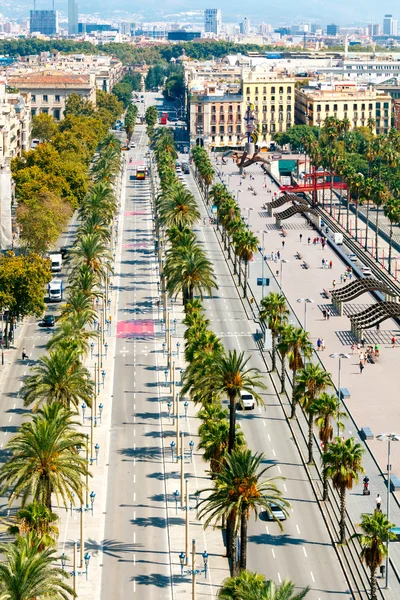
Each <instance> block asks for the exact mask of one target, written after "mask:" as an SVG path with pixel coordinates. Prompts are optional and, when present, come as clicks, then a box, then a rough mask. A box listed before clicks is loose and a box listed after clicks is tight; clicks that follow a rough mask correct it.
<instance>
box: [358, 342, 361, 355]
mask: <svg viewBox="0 0 400 600" xmlns="http://www.w3.org/2000/svg"><path fill="white" fill-rule="evenodd" d="M360 350H361V344H360V342H357V351H358V354H360Z"/></svg>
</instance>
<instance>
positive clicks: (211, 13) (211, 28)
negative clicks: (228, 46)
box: [204, 8, 222, 35]
mask: <svg viewBox="0 0 400 600" xmlns="http://www.w3.org/2000/svg"><path fill="white" fill-rule="evenodd" d="M221 26H222V13H221V9H220V8H206V10H205V11H204V31H205V33H214V34H215V35H219V34H220V33H221Z"/></svg>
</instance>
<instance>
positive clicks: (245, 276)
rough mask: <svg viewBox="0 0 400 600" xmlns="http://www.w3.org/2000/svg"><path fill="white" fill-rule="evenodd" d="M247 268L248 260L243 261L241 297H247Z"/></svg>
mask: <svg viewBox="0 0 400 600" xmlns="http://www.w3.org/2000/svg"><path fill="white" fill-rule="evenodd" d="M248 268H249V262H248V261H247V260H245V261H244V282H243V298H247V271H248Z"/></svg>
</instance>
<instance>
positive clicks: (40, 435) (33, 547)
mask: <svg viewBox="0 0 400 600" xmlns="http://www.w3.org/2000/svg"><path fill="white" fill-rule="evenodd" d="M120 153H121V145H120V143H119V142H118V140H117V139H116V138H115V137H114V136H112V135H109V136H107V137H106V138H104V139H103V140H102V141H101V142H100V143H99V145H98V148H97V153H96V155H95V157H94V159H93V162H92V166H91V172H90V176H91V186H90V190H89V192H88V194H87V196H86V198H85V199H84V201H83V203H82V204H81V206H80V207H79V220H80V225H79V228H78V232H77V236H76V241H75V243H74V245H73V248H72V250H71V252H70V258H69V267H70V271H69V281H68V288H67V300H66V303H65V305H64V306H63V307H62V310H61V316H60V319H59V321H58V323H57V328H56V330H55V333H54V335H53V336H52V338H51V339H50V341H49V343H48V345H47V350H48V353H47V354H46V355H44V356H42V357H41V358H40V359H39V360H38V362H37V364H36V365H35V366H34V367H33V368H32V370H31V374H30V375H29V376H28V377H27V378H26V379H25V381H24V384H23V386H22V389H21V395H22V397H23V399H24V404H25V406H30V407H32V409H33V414H30V418H29V420H27V421H26V422H24V423H23V424H22V426H21V428H20V429H19V431H18V432H17V433H16V434H15V435H14V436H13V437H12V438H11V439H10V441H9V442H8V444H7V447H6V450H7V452H8V460H7V461H6V462H5V463H4V464H3V466H2V467H1V469H0V484H1V486H2V492H3V493H7V494H8V496H9V503H10V504H13V503H15V502H16V501H18V502H20V504H21V507H22V508H21V509H20V510H19V511H18V512H17V516H16V523H15V524H13V525H11V527H10V530H9V531H10V533H12V534H14V535H16V539H15V541H14V542H10V543H8V544H3V545H2V547H1V549H0V552H1V553H2V554H3V555H4V556H5V562H4V563H2V564H0V596H1V597H4V598H10V600H14V599H15V600H16V599H17V598H18V599H19V600H31V599H32V598H42V597H45V596H46V597H47V595H48V596H49V597H57V598H61V597H62V598H67V597H68V594H69V595H72V596H74V591H73V590H72V589H71V588H70V587H69V586H68V585H67V584H66V583H65V581H64V579H63V578H65V577H67V574H66V573H65V572H64V571H63V570H62V569H58V568H56V567H54V561H55V559H56V550H55V547H56V545H57V536H58V530H57V527H56V525H55V523H56V521H57V520H58V516H57V515H56V514H54V513H53V510H52V506H53V498H55V499H56V503H57V505H58V506H64V507H65V508H67V507H69V506H70V504H72V505H74V504H75V502H76V501H78V502H80V504H81V506H82V505H83V503H84V496H85V493H86V490H87V483H86V482H87V480H88V477H90V476H91V474H90V472H89V471H88V463H87V459H86V458H85V450H87V445H88V440H87V436H86V435H84V434H83V433H81V432H80V431H79V426H80V420H79V414H78V408H79V406H80V404H81V403H85V404H87V405H88V406H91V404H92V399H93V394H94V393H95V390H94V385H93V380H92V377H91V375H90V372H89V370H88V369H87V367H86V366H85V365H84V363H85V359H86V358H87V355H88V352H89V350H90V342H91V340H92V338H94V337H96V336H97V335H98V334H97V332H95V331H93V324H94V321H95V319H96V317H97V314H96V310H95V304H96V299H97V298H99V297H100V296H101V295H102V294H103V292H104V286H105V285H106V280H107V277H108V276H109V274H110V272H111V269H112V256H111V253H110V250H109V247H110V242H111V238H112V235H113V223H114V217H115V214H116V210H117V201H116V195H115V189H116V178H117V175H118V173H119V170H120V166H121V161H120ZM2 594H4V595H2Z"/></svg>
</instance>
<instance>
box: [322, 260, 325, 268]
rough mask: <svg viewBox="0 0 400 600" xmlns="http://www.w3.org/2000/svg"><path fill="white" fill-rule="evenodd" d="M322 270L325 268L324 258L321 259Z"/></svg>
mask: <svg viewBox="0 0 400 600" xmlns="http://www.w3.org/2000/svg"><path fill="white" fill-rule="evenodd" d="M322 268H323V269H324V268H325V259H324V258H323V259H322Z"/></svg>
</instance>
